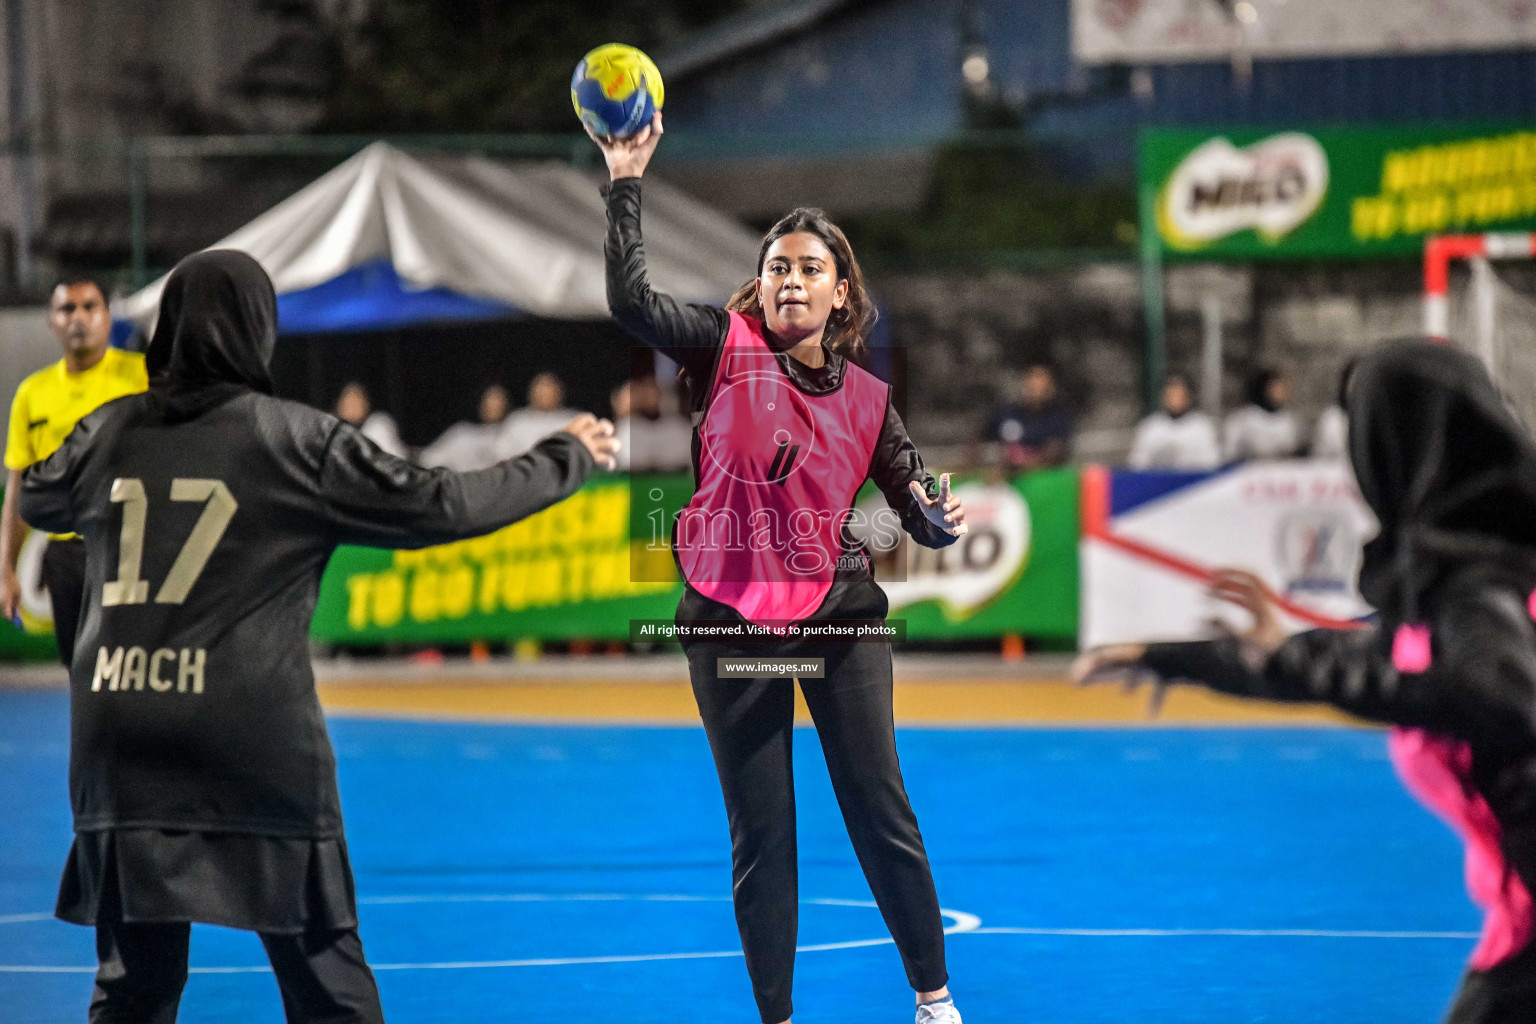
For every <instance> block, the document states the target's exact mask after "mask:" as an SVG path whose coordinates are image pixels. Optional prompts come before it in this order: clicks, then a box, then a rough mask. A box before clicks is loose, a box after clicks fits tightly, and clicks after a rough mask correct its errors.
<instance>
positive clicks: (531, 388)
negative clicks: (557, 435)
mask: <svg viewBox="0 0 1536 1024" xmlns="http://www.w3.org/2000/svg"><path fill="white" fill-rule="evenodd" d="M577 415H578V413H577V411H576V410H575V409H567V408H566V407H565V385H564V384H562V383H561V382H560V378H559V377H557V376H555V375H554V374H553V373H550V372H548V371H545V372H544V373H541V374H539V375H538V376H536V377H534V378H533V380H532V381H531V382H530V383H529V385H528V404H527V406H525V407H524V408H522V409H518V410H517V411H516V412H514V413H512V415H510V416H508V417H507V418H506V421H505V422H503V423H502V425H501V438H500V440H499V441H498V442H497V449H496V450H497V452H498V453H499V454H498V456H497V457H498V458H499V459H510V458H512V457H513V456H514V455H521V454H523V453H524V452H526V451H527V450H528V449H530V448H532V447H533V446H534V445H536V444H538V443H539V442H540V441H542V440H544V438H546V437H548V436H549V435H550V434H553V433H554V432H555V431H557V430H560V429H562V428H563V427H564V426H565V425H566V424H567V423H569V422H571V420H573V419H575V418H576V416H577Z"/></svg>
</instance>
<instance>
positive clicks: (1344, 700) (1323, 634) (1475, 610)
mask: <svg viewBox="0 0 1536 1024" xmlns="http://www.w3.org/2000/svg"><path fill="white" fill-rule="evenodd" d="M1428 620H1429V621H1428V627H1429V629H1430V636H1431V643H1432V649H1433V651H1434V660H1433V662H1432V664H1431V665H1430V667H1429V669H1428V670H1427V671H1425V672H1402V671H1399V670H1398V669H1397V668H1396V667H1395V666H1394V665H1393V660H1392V653H1391V642H1392V630H1391V629H1390V628H1383V627H1376V628H1371V629H1360V630H1353V631H1348V630H1327V629H1316V630H1310V631H1308V632H1305V633H1299V634H1297V635H1296V636H1293V637H1291V638H1290V639H1289V640H1287V641H1286V642H1285V643H1284V644H1282V645H1281V646H1280V648H1279V649H1278V650H1276V651H1275V653H1274V654H1273V655H1271V656H1270V657H1269V658H1268V660H1267V661H1265V662H1264V664H1263V665H1261V666H1258V667H1254V666H1253V665H1252V664H1251V662H1250V661H1249V660H1248V659H1246V658H1245V657H1244V654H1243V650H1242V645H1241V642H1240V641H1238V640H1237V639H1235V638H1226V639H1221V640H1212V641H1197V642H1190V643H1164V644H1150V645H1148V648H1147V652H1146V655H1145V658H1144V659H1143V660H1144V662H1145V664H1146V665H1147V667H1148V668H1150V669H1152V670H1153V671H1154V672H1156V673H1157V674H1158V675H1160V676H1162V677H1163V678H1165V679H1169V680H1175V679H1187V680H1191V681H1194V682H1199V683H1203V684H1205V685H1207V686H1209V687H1211V688H1212V689H1215V690H1220V691H1222V692H1225V693H1231V694H1235V695H1238V696H1242V697H1257V698H1260V699H1265V700H1276V701H1290V702H1316V703H1327V704H1331V705H1333V706H1334V707H1337V708H1340V709H1342V710H1344V711H1347V712H1349V713H1351V714H1353V715H1358V716H1359V717H1361V718H1365V719H1369V720H1371V721H1375V722H1383V723H1391V724H1394V725H1400V726H1405V727H1408V728H1417V729H1424V730H1426V731H1429V732H1433V733H1438V734H1441V735H1447V736H1452V737H1455V738H1456V739H1459V740H1463V741H1465V742H1466V743H1467V744H1468V745H1469V746H1470V747H1471V750H1472V779H1473V784H1474V785H1475V786H1476V788H1477V790H1478V792H1480V793H1481V794H1482V795H1483V797H1484V798H1485V799H1486V800H1487V801H1488V805H1489V807H1490V808H1491V809H1492V810H1493V812H1494V816H1495V817H1496V818H1498V820H1499V823H1500V825H1501V826H1502V828H1503V830H1504V849H1505V853H1506V855H1507V856H1508V857H1509V859H1510V861H1511V863H1512V864H1514V866H1515V868H1516V870H1518V871H1519V873H1520V876H1521V877H1522V879H1524V880H1525V882H1526V884H1527V885H1528V886H1529V885H1533V884H1536V624H1533V623H1532V620H1531V613H1530V610H1529V608H1528V606H1527V595H1526V594H1525V593H1523V592H1522V590H1521V589H1520V588H1519V587H1517V586H1516V585H1514V584H1512V583H1511V582H1510V581H1509V580H1508V579H1506V578H1504V577H1503V576H1502V574H1501V572H1500V571H1499V570H1498V569H1497V568H1492V567H1480V566H1471V567H1468V568H1467V569H1464V570H1462V571H1460V572H1459V573H1457V574H1456V575H1455V576H1453V577H1452V578H1450V579H1449V580H1448V581H1447V582H1446V583H1445V584H1444V585H1443V586H1442V587H1441V588H1439V591H1438V593H1437V595H1436V597H1435V600H1434V601H1433V603H1432V607H1431V609H1430V611H1429V613H1428Z"/></svg>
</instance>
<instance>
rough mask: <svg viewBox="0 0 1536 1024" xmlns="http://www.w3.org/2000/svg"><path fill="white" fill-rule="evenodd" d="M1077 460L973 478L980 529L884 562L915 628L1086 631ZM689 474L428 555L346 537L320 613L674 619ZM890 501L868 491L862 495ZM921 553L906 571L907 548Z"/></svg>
mask: <svg viewBox="0 0 1536 1024" xmlns="http://www.w3.org/2000/svg"><path fill="white" fill-rule="evenodd" d="M1077 488H1078V484H1077V472H1076V471H1075V470H1071V469H1064V470H1053V471H1045V472H1039V473H1034V474H1031V475H1029V476H1027V477H1025V478H1023V479H1021V480H1019V481H1017V482H1015V483H1012V484H985V483H981V482H975V481H972V482H960V483H957V484H956V485H955V487H954V490H955V491H956V493H957V494H958V495H959V496H960V498H961V500H962V501H964V502H965V505H966V509H967V519H968V522H969V523H970V532H969V533H968V534H967V535H966V536H965V537H962V538H961V539H960V540H959V541H958V542H957V543H956V544H954V545H953V546H951V547H949V548H945V549H943V550H942V551H933V550H930V549H927V548H922V547H919V546H917V545H914V544H910V543H909V544H905V545H903V546H901V547H900V548H897V549H896V550H894V551H891V552H885V553H880V554H879V557H878V558H877V566H878V574H879V576H880V578H881V580H882V585H883V586H884V587H885V589H886V592H887V593H888V594H889V595H890V598H891V617H892V618H901V619H905V620H906V621H907V623H908V626H907V636H908V638H909V639H940V638H953V637H985V636H998V635H1001V634H1003V633H1023V634H1028V635H1031V636H1041V637H1051V638H1057V637H1060V638H1070V637H1073V636H1074V635H1075V634H1076V631H1077V536H1078V512H1077ZM691 493H692V480H691V479H690V478H689V477H687V476H685V475H676V476H656V477H637V478H635V479H634V480H630V479H628V478H625V477H608V478H605V479H601V480H598V481H594V482H592V483H589V484H588V485H587V486H586V487H585V488H583V489H582V490H581V491H579V492H578V493H577V494H576V495H574V496H573V497H572V498H570V499H568V500H567V501H565V502H562V503H561V504H559V505H556V506H554V507H553V508H550V509H547V510H545V511H544V512H541V513H539V514H538V515H535V516H532V517H530V518H528V519H527V520H524V521H523V522H521V523H517V524H515V525H513V526H510V527H507V528H506V529H503V530H500V531H498V532H496V533H493V534H490V535H488V536H485V537H480V538H477V539H475V540H470V541H462V542H459V543H455V544H446V545H443V546H440V547H434V548H427V549H424V550H420V551H383V550H378V549H373V548H342V549H340V550H338V551H337V552H336V555H335V557H333V558H332V559H331V565H330V568H329V570H328V571H327V572H326V576H325V580H324V583H323V584H322V586H321V590H320V603H319V607H318V608H317V609H316V612H315V619H314V635H315V637H316V638H317V639H320V640H323V641H327V642H331V643H339V644H379V643H388V642H407V643H463V642H468V641H472V640H493V641H494V640H516V639H522V638H534V639H543V640H569V639H577V638H580V639H589V640H627V639H629V637H630V620H631V619H669V618H671V617H672V615H673V613H674V612H675V610H676V608H677V601H678V598H679V597H680V596H681V594H682V584H681V582H680V581H679V580H678V579H677V575H676V571H675V564H674V562H673V558H672V553H671V551H670V549H669V548H668V546H667V543H666V537H667V536H668V530H669V528H670V524H671V521H672V515H673V514H674V513H675V512H676V511H677V510H678V509H679V508H681V507H682V506H683V505H684V504H685V503H686V502H687V500H688V498H689V497H690V495H691ZM863 501H870V502H877V503H878V502H880V501H881V499H880V498H879V497H878V495H877V494H876V493H875V492H874V491H873V488H868V489H867V490H866V492H865V495H864V496H863V498H862V499H861V504H862V502H863ZM898 558H905V559H906V561H907V565H906V573H905V577H906V578H905V579H896V575H897V574H896V573H895V572H894V569H895V568H896V559H898Z"/></svg>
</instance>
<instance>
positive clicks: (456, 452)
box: [417, 384, 569, 473]
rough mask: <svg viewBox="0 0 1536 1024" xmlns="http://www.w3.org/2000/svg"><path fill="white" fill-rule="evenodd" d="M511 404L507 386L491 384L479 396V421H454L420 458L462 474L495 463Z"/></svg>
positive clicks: (427, 463)
mask: <svg viewBox="0 0 1536 1024" xmlns="http://www.w3.org/2000/svg"><path fill="white" fill-rule="evenodd" d="M509 404H510V403H509V401H508V399H507V389H506V388H504V387H502V386H501V385H500V384H492V385H491V386H490V387H488V388H486V389H485V391H484V393H482V394H481V395H480V409H479V416H480V421H479V422H478V423H455V424H454V425H453V426H451V427H449V428H448V429H447V430H445V431H443V433H442V435H441V436H440V437H438V439H437V440H436V441H433V442H432V443H431V444H429V445H427V447H425V448H424V449H422V452H421V456H420V458H419V459H418V460H417V461H419V462H420V463H421V464H422V465H423V466H427V467H428V468H436V467H438V466H442V467H444V468H446V469H451V470H454V471H456V472H459V473H466V472H469V471H471V470H476V469H485V468H486V467H487V466H494V465H495V464H496V463H498V462H500V461H501V456H500V455H498V454H497V453H496V452H497V442H498V441H499V440H500V438H501V429H502V421H503V420H505V419H506V418H507V406H508V405H509ZM567 422H569V421H567Z"/></svg>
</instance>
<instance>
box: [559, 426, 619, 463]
mask: <svg viewBox="0 0 1536 1024" xmlns="http://www.w3.org/2000/svg"><path fill="white" fill-rule="evenodd" d="M562 429H563V430H564V431H565V432H566V433H567V434H574V435H575V437H576V440H578V441H580V442H581V443H582V444H584V445H586V447H587V451H589V452H591V453H592V458H593V459H595V460H597V464H598V465H599V466H602V467H603V468H604V469H613V468H614V467H616V466H617V465H618V464H619V463H618V459H617V458H616V457H615V456H617V455H618V453H619V447H620V441H619V439H618V437H617V436H615V435H614V432H613V423H612V422H611V421H609V420H600V419H598V418H597V417H596V416H593V415H592V414H591V413H589V412H584V413H582V414H581V415H580V416H577V417H576V418H575V419H573V420H571V422H569V423H567V424H566V425H565V426H564V427H563V428H562Z"/></svg>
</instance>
